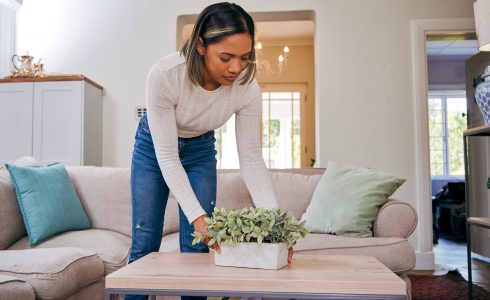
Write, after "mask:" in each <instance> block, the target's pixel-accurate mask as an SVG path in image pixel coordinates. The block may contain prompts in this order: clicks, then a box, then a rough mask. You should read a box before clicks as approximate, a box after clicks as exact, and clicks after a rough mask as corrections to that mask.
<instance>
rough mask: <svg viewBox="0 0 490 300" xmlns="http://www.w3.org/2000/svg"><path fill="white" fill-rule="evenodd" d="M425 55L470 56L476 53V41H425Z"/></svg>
mask: <svg viewBox="0 0 490 300" xmlns="http://www.w3.org/2000/svg"><path fill="white" fill-rule="evenodd" d="M426 48H427V55H428V56H431V57H438V56H442V57H444V56H472V55H475V54H476V53H478V46H477V42H476V40H466V41H455V40H453V41H427V43H426Z"/></svg>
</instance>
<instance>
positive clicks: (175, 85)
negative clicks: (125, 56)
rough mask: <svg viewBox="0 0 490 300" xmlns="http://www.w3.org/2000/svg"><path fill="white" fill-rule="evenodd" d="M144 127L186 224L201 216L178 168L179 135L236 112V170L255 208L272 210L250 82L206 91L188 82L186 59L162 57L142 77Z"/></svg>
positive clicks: (255, 91)
mask: <svg viewBox="0 0 490 300" xmlns="http://www.w3.org/2000/svg"><path fill="white" fill-rule="evenodd" d="M146 104H147V115H148V124H149V127H150V131H151V136H152V139H153V144H154V147H155V152H156V157H157V159H158V164H159V166H160V169H161V171H162V174H163V178H164V179H165V182H166V183H167V185H168V187H169V188H170V190H171V191H172V193H173V194H174V196H175V198H176V199H177V202H178V203H179V204H180V206H181V208H182V210H183V211H184V214H185V215H186V217H187V219H188V220H189V222H191V223H192V222H193V221H194V220H195V219H197V218H198V217H199V216H201V215H204V214H206V212H205V211H204V209H203V208H202V207H201V205H200V204H199V201H198V200H197V197H196V195H195V194H194V192H193V190H192V187H191V185H190V182H189V179H188V177H187V174H186V172H185V170H184V168H183V167H182V164H181V162H180V159H179V152H178V137H184V138H190V137H196V136H199V135H201V134H204V133H206V132H208V131H210V130H214V129H216V128H219V127H221V126H222V125H223V124H225V123H226V121H228V119H229V118H230V117H231V116H232V115H233V114H236V121H235V124H236V125H235V131H236V140H237V147H238V156H239V162H240V170H241V174H242V176H243V179H244V181H245V184H246V186H247V188H248V190H249V192H250V194H251V196H252V199H253V202H254V204H255V206H256V207H264V208H275V207H277V202H276V200H275V197H274V192H273V189H272V184H271V180H270V177H269V174H268V172H267V168H266V166H265V163H264V160H263V158H262V147H261V144H260V139H259V134H260V129H259V126H260V119H259V118H260V111H261V107H262V97H261V92H260V88H259V86H258V84H257V82H256V81H255V80H254V81H253V82H251V83H250V84H244V85H240V84H239V79H237V80H235V82H234V83H233V84H232V85H230V86H224V85H221V86H220V87H219V88H217V89H216V90H213V91H208V90H205V89H204V88H202V87H201V86H199V85H195V84H193V83H192V82H191V81H190V79H189V77H188V75H187V71H186V60H185V57H184V56H182V55H181V54H180V52H176V53H173V54H170V55H168V56H166V57H163V58H161V59H160V60H159V61H158V62H157V63H156V64H154V65H153V67H152V68H151V69H150V72H149V74H148V77H147V86H146Z"/></svg>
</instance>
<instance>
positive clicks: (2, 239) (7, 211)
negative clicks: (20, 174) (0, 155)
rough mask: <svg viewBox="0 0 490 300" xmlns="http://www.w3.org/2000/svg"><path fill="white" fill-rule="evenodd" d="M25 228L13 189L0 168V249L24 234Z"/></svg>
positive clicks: (7, 175) (7, 176) (4, 171)
mask: <svg viewBox="0 0 490 300" xmlns="http://www.w3.org/2000/svg"><path fill="white" fill-rule="evenodd" d="M26 234H27V233H26V228H25V226H24V221H23V220H22V215H21V213H20V208H19V204H18V202H17V198H16V196H15V189H14V186H13V185H12V182H11V181H10V175H9V173H8V172H7V170H6V169H5V168H2V169H1V170H0V250H3V249H6V248H7V247H9V246H10V245H11V244H13V243H14V242H15V241H17V240H18V239H20V238H21V237H23V236H25V235H26Z"/></svg>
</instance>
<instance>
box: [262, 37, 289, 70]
mask: <svg viewBox="0 0 490 300" xmlns="http://www.w3.org/2000/svg"><path fill="white" fill-rule="evenodd" d="M288 54H289V48H288V46H285V47H284V49H283V54H280V55H279V56H278V57H277V67H274V68H273V67H272V66H271V63H270V62H269V61H268V60H266V59H263V58H262V55H263V53H262V43H261V42H258V43H257V45H256V46H255V68H256V70H257V73H261V72H264V71H265V72H266V73H267V74H268V75H269V76H270V77H272V78H279V77H280V76H281V74H282V72H284V71H285V70H286V67H287V65H288Z"/></svg>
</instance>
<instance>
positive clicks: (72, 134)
mask: <svg viewBox="0 0 490 300" xmlns="http://www.w3.org/2000/svg"><path fill="white" fill-rule="evenodd" d="M81 87H82V84H81V81H53V82H35V83H34V118H33V120H34V132H33V135H34V139H33V150H34V151H33V152H34V156H35V157H36V158H37V159H38V160H39V161H40V162H41V163H43V164H49V163H53V162H62V163H64V164H65V165H72V166H78V165H81V147H82V145H81V136H82V134H83V133H82V88H81Z"/></svg>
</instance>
